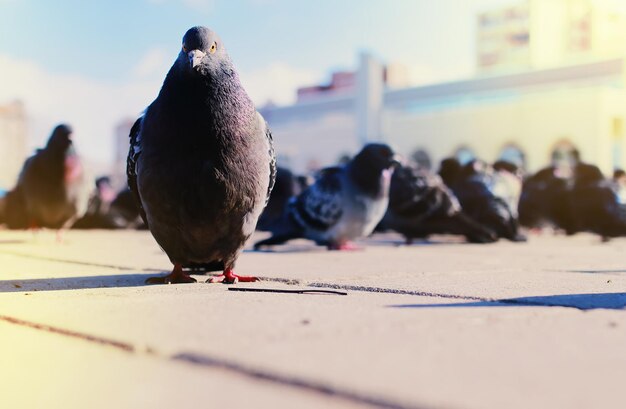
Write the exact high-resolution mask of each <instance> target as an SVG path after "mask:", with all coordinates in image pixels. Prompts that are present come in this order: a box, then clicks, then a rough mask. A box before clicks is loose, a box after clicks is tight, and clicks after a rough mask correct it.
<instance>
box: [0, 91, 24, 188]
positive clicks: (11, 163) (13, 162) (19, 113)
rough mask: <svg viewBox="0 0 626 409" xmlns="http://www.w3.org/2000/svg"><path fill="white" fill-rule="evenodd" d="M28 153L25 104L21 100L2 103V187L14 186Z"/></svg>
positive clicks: (0, 185) (0, 146)
mask: <svg viewBox="0 0 626 409" xmlns="http://www.w3.org/2000/svg"><path fill="white" fill-rule="evenodd" d="M27 154H28V150H27V137H26V112H25V109H24V105H23V104H22V103H21V102H20V101H14V102H11V103H8V104H4V105H0V188H4V189H7V190H8V189H11V188H13V186H14V185H15V182H16V181H17V176H18V174H19V172H20V170H21V169H22V165H23V164H24V159H25V158H26V156H27Z"/></svg>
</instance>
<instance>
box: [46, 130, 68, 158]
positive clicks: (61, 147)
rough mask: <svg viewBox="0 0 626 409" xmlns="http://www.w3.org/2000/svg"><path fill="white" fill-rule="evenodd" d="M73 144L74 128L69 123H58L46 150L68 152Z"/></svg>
mask: <svg viewBox="0 0 626 409" xmlns="http://www.w3.org/2000/svg"><path fill="white" fill-rule="evenodd" d="M71 146H72V128H71V127H70V126H69V125H66V124H61V125H58V126H57V127H56V128H54V130H53V131H52V135H50V139H48V144H47V145H46V150H48V151H51V152H58V153H66V152H68V150H70V149H71Z"/></svg>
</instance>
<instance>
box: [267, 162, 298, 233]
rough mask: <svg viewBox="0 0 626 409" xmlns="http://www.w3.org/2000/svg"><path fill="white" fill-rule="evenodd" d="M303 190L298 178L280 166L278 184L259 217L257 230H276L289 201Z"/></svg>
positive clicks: (277, 172) (277, 170)
mask: <svg viewBox="0 0 626 409" xmlns="http://www.w3.org/2000/svg"><path fill="white" fill-rule="evenodd" d="M302 190H304V189H302V188H301V185H300V182H299V180H298V178H297V177H296V176H295V175H294V174H293V173H292V172H291V171H290V170H289V169H287V168H283V167H281V166H278V167H277V168H276V183H275V184H274V189H272V194H271V195H270V199H269V201H268V202H267V206H266V207H265V210H263V213H261V217H259V222H258V223H257V230H261V231H271V230H272V229H273V228H275V226H276V224H277V223H280V220H281V218H282V215H283V213H284V212H285V208H286V207H287V203H289V200H290V199H291V198H292V197H294V196H297V195H299V194H300V193H301V192H302Z"/></svg>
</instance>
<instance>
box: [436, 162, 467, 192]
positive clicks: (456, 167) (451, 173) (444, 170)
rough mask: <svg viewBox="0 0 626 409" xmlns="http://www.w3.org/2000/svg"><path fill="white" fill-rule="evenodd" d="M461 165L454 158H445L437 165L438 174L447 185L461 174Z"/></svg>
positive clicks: (452, 183)
mask: <svg viewBox="0 0 626 409" xmlns="http://www.w3.org/2000/svg"><path fill="white" fill-rule="evenodd" d="M462 170H463V167H462V166H461V163H460V162H459V160H458V159H456V158H447V159H444V160H442V161H441V165H440V166H439V176H441V179H442V180H443V183H445V184H446V185H448V186H452V185H454V184H455V183H456V182H457V181H458V179H459V177H460V176H461V173H462Z"/></svg>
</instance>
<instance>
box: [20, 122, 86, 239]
mask: <svg viewBox="0 0 626 409" xmlns="http://www.w3.org/2000/svg"><path fill="white" fill-rule="evenodd" d="M71 135H72V129H71V128H70V127H69V126H68V125H59V126H57V127H56V128H54V130H53V131H52V135H51V136H50V138H49V139H48V143H47V144H46V146H45V148H43V149H39V150H37V152H36V153H35V154H34V155H33V156H31V157H30V158H28V159H27V160H26V161H25V162H24V166H23V168H22V171H21V173H20V176H19V178H18V181H17V185H16V187H15V189H13V192H14V196H15V199H16V201H17V202H21V206H15V209H14V210H15V211H16V212H18V213H20V217H19V218H20V219H23V222H22V223H17V225H16V227H17V228H25V227H33V228H34V227H48V228H53V229H61V228H65V227H69V226H71V225H72V223H73V222H74V221H75V220H76V219H77V218H78V217H79V216H81V215H82V214H83V213H84V212H85V210H86V206H87V201H88V199H89V197H88V190H87V186H86V185H85V175H84V170H83V167H82V164H81V161H80V158H79V157H78V155H77V154H76V151H75V150H74V146H73V144H72V138H71ZM18 207H20V208H21V209H18ZM18 210H19V211H18ZM11 213H14V212H11ZM8 218H15V217H14V215H8ZM9 225H11V224H9ZM59 237H60V236H59Z"/></svg>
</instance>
